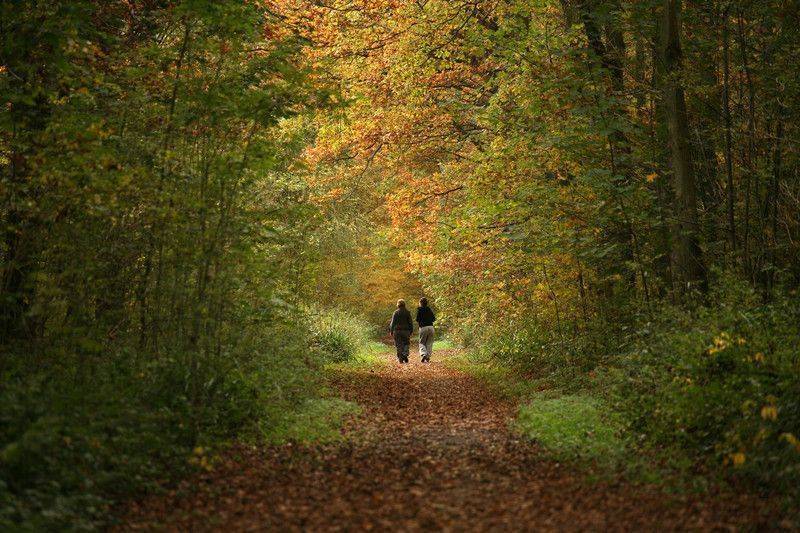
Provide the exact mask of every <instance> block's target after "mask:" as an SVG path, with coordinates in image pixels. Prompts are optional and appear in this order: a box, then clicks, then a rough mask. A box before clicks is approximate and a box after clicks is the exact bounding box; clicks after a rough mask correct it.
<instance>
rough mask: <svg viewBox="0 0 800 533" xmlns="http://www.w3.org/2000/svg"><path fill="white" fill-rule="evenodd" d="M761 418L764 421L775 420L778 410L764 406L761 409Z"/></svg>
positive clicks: (771, 406) (772, 406)
mask: <svg viewBox="0 0 800 533" xmlns="http://www.w3.org/2000/svg"><path fill="white" fill-rule="evenodd" d="M761 418H763V419H764V420H777V419H778V408H777V407H775V406H774V405H765V406H764V407H762V408H761Z"/></svg>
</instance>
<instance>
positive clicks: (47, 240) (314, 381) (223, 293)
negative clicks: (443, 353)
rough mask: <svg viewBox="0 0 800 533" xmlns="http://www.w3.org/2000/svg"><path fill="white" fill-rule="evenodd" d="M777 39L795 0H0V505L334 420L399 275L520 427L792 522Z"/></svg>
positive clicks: (335, 432)
mask: <svg viewBox="0 0 800 533" xmlns="http://www.w3.org/2000/svg"><path fill="white" fill-rule="evenodd" d="M799 64H800V3H798V2H797V1H796V0H764V1H732V0H710V1H699V0H685V1H680V0H637V1H632V0H560V1H556V0H248V1H241V0H239V1H236V0H114V1H100V0H49V1H45V0H14V1H6V2H2V3H0V529H3V530H53V529H54V528H55V529H59V528H63V529H72V530H92V529H97V528H100V529H102V528H105V527H108V526H109V525H110V524H118V523H119V520H120V518H119V516H120V511H119V509H120V508H121V507H124V505H125V502H128V501H131V500H132V499H136V498H139V497H141V495H143V494H146V493H148V492H153V491H156V490H157V489H159V490H161V489H163V488H164V487H170V486H174V485H175V484H176V483H179V482H180V481H181V480H184V479H190V478H191V476H194V475H197V473H198V472H206V473H208V472H213V471H214V469H215V468H217V465H220V464H224V458H225V457H227V456H226V455H225V454H226V453H227V452H226V450H227V449H229V448H230V447H231V446H232V445H234V444H233V443H248V445H254V446H262V447H266V448H265V449H268V447H269V446H281V445H282V443H286V442H295V443H296V442H302V443H306V444H309V445H313V444H314V443H319V442H323V443H330V442H339V441H340V440H341V439H343V438H344V439H346V438H348V437H346V436H345V437H343V436H342V434H343V430H342V429H341V428H342V424H345V423H346V421H347V420H352V419H353V417H356V416H358V412H359V409H360V407H359V401H360V400H362V399H363V398H366V399H367V400H369V399H370V398H372V399H374V398H375V397H376V394H374V391H373V390H372V389H370V388H369V387H367V390H368V391H369V392H368V393H362V394H360V395H359V394H356V393H351V394H349V395H348V394H347V391H348V390H349V389H348V388H347V387H348V386H342V385H341V383H340V381H341V380H339V381H337V379H338V378H335V379H331V378H330V376H331V375H332V374H331V373H332V372H333V373H334V375H338V374H336V372H343V371H344V370H342V369H343V368H345V369H348V368H349V369H351V370H347V371H348V372H349V371H353V372H355V370H352V369H354V368H355V369H363V368H373V367H374V368H383V367H381V365H382V364H384V365H385V364H388V363H387V362H386V361H383V360H380V361H378V359H379V357H378V356H377V355H376V354H378V353H382V352H381V350H383V351H384V352H385V351H388V350H389V349H390V348H388V347H381V346H380V345H379V344H378V341H380V340H381V339H383V340H386V338H387V327H388V323H389V319H390V317H391V314H392V311H393V310H394V308H395V303H396V301H397V300H398V298H405V299H406V300H407V301H408V302H409V307H410V308H411V310H412V312H413V310H414V309H415V308H416V301H417V300H418V299H419V298H420V297H422V296H425V297H427V298H428V299H429V300H430V301H431V304H432V307H433V309H434V311H435V312H436V315H437V321H436V336H437V337H436V341H435V343H436V344H434V362H435V363H436V364H440V363H441V360H440V361H436V357H437V355H436V354H437V351H436V350H437V344H438V346H442V347H445V348H446V349H447V353H448V354H449V356H448V357H449V358H448V359H447V360H446V361H445V363H442V364H446V365H447V369H439V368H438V367H436V370H435V372H442V374H436V376H438V378H437V379H441V380H445V382H446V381H447V380H449V379H455V380H456V381H455V382H456V383H461V381H459V380H460V379H461V378H460V377H458V378H454V377H453V376H454V375H456V374H451V373H450V372H456V371H457V372H459V374H458V376H462V375H467V376H470V379H474V380H477V382H479V383H483V384H484V385H485V386H486V387H487V388H489V389H491V390H493V391H495V394H497V395H499V396H501V397H503V398H506V399H508V401H510V402H511V403H513V404H514V409H513V410H512V411H513V413H512V414H511V415H509V416H511V417H512V418H513V421H512V422H511V426H512V427H513V428H514V429H513V431H514V434H516V435H521V436H523V437H525V438H527V439H529V440H530V441H532V442H535V443H537V446H541V448H542V452H541V453H542V454H543V457H547V458H548V460H550V459H553V460H556V459H557V460H559V461H565V462H568V463H570V464H575V465H582V466H576V468H586V469H589V470H592V471H593V470H594V469H597V468H599V469H601V470H603V471H605V472H609V471H610V472H612V473H613V474H604V475H621V476H627V477H629V478H632V479H636V480H639V481H641V482H644V483H655V484H657V485H670V486H672V485H677V486H680V487H682V489H681V490H686V491H690V492H691V491H694V492H697V493H700V494H716V493H717V492H716V491H717V490H718V489H717V488H718V487H720V486H723V487H727V489H719V490H730V489H731V488H733V489H735V490H736V491H739V492H742V493H747V494H752V495H755V496H756V497H758V498H761V499H763V500H765V501H769V502H770V505H774V506H775V511H774V513H775V514H774V516H773V518H774V524H772V525H775V524H780V525H781V527H800V522H797V521H796V520H797V519H798V517H797V503H798V501H800V500H799V499H800V492H798V486H800V485H798V483H799V482H800V301H799V300H798V293H797V290H798V287H800V262H798V259H797V258H798V254H800V150H798V143H800V116H798V114H800V78H799V77H798V65H799ZM443 338H446V341H444V342H443ZM412 343H413V341H412ZM370 365H372V366H370ZM376 365H377V366H376ZM413 368H414V369H416V368H417V367H416V366H415V367H413ZM423 368H424V367H423ZM332 369H333V370H332ZM337 369H338V370H337ZM414 371H416V370H414ZM420 372H424V371H423V370H420ZM404 379H406V378H402V379H401V382H402V383H406V382H405V381H402V380H404ZM420 379H421V380H423V381H424V380H425V379H429V378H423V377H420ZM332 383H333V385H332ZM337 383H339V385H336V384H337ZM370 383H371V382H370ZM389 383H395V382H393V381H392V382H389ZM431 383H433V385H432V386H433V387H434V388H437V390H442V391H444V390H446V389H447V386H446V385H444V384H443V383H442V382H439V381H435V380H434V381H431ZM470 383H471V382H470ZM337 386H338V387H340V388H339V389H337V388H336V387H337ZM393 386H394V385H393ZM408 386H410V387H412V388H413V387H414V386H416V385H414V382H413V380H412V381H411V384H410V385H408ZM342 387H344V388H343V389H342ZM463 387H464V390H466V391H467V393H469V394H473V393H474V390H475V389H473V388H472V385H469V384H464V385H463ZM336 390H344V391H345V392H344V393H342V394H343V395H341V394H340V395H337V394H336V393H335V391H336ZM398 394H399V393H398ZM475 394H477V393H475ZM437 405H438V404H437ZM441 405H442V406H443V407H447V406H448V405H450V404H448V403H446V402H444V403H442V404H441ZM476 409H478V410H479V411H480V410H481V409H480V408H476ZM498 409H500V408H498ZM503 409H505V408H503ZM481 412H482V411H481ZM498 412H499V411H498ZM502 412H503V413H505V412H506V411H505V410H503V411H502ZM509 412H510V411H509ZM487 416H490V415H487ZM492 416H493V415H492ZM497 416H500V415H499V414H498V415H497ZM492 420H493V422H492V424H494V425H493V426H492V427H494V428H501V427H502V424H501V423H499V422H498V423H495V422H496V421H494V419H492ZM476 427H477V426H476ZM498 431H500V429H498ZM236 445H239V444H236ZM525 453H527V452H525ZM276 454H278V452H276ZM278 455H279V454H278ZM276 456H277V455H276ZM598 465H599V466H598ZM586 483H589V481H586ZM704 491H707V493H704ZM706 497H707V498H709V499H713V496H706ZM431 520H434V521H433V522H431V524H433V526H431V527H436V526H442V523H441V522H436V521H435V518H431ZM528 527H530V525H529V526H528Z"/></svg>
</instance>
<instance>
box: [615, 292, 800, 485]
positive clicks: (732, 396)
mask: <svg viewBox="0 0 800 533" xmlns="http://www.w3.org/2000/svg"><path fill="white" fill-rule="evenodd" d="M710 301H711V302H713V305H709V306H702V307H698V308H697V309H695V310H693V311H687V310H684V309H678V308H674V307H668V306H667V307H663V308H661V309H659V311H658V312H657V313H653V314H649V315H648V316H647V318H643V320H642V321H641V325H640V326H639V328H638V330H637V332H636V337H635V341H634V343H633V346H632V349H631V350H630V351H629V352H628V353H627V354H624V355H623V356H620V357H618V358H617V359H616V361H615V363H614V364H615V366H616V367H617V368H618V369H619V370H620V372H618V373H617V374H616V378H615V379H614V380H613V382H609V385H610V386H611V387H610V388H613V390H614V391H615V392H616V394H617V396H618V398H619V406H620V408H622V409H624V410H625V411H627V413H628V415H629V419H630V426H631V430H632V431H634V432H636V433H639V434H642V435H644V436H645V439H646V441H647V442H650V443H651V444H653V445H655V446H657V447H661V448H668V449H671V450H673V451H678V452H679V453H683V454H687V455H688V456H689V457H690V458H692V459H693V460H694V461H697V462H703V461H710V462H711V464H716V465H726V466H728V467H729V468H730V469H731V470H730V471H732V472H734V473H736V474H738V475H740V476H742V477H745V478H748V479H750V480H751V481H753V482H755V483H757V484H759V485H760V486H762V487H765V488H772V489H775V490H779V491H781V492H787V491H788V492H792V491H796V489H795V487H796V486H797V483H798V481H800V442H798V436H800V374H798V370H800V326H799V325H800V305H798V302H797V301H796V299H795V298H791V297H790V298H783V299H779V300H777V301H773V302H771V303H769V304H764V303H763V301H762V298H761V296H760V295H758V294H756V293H755V292H753V291H752V290H750V289H749V288H748V287H747V286H745V285H744V284H741V283H736V282H734V281H731V280H724V282H722V283H720V284H719V285H718V286H717V287H716V288H715V290H714V291H713V292H712V294H711V295H710Z"/></svg>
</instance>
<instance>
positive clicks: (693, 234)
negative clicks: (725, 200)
mask: <svg viewBox="0 0 800 533" xmlns="http://www.w3.org/2000/svg"><path fill="white" fill-rule="evenodd" d="M663 9H664V12H663V13H662V20H661V34H662V35H661V59H662V62H663V68H664V78H663V98H664V111H665V114H666V120H667V127H668V131H669V141H670V149H671V156H672V157H671V163H672V164H671V166H672V182H673V188H674V192H675V200H674V205H673V218H674V220H673V223H672V272H673V288H674V289H675V291H676V292H677V293H678V294H683V293H686V292H689V291H691V290H692V289H700V290H701V291H705V290H706V288H707V285H708V280H707V274H706V269H705V264H704V262H703V255H702V251H701V250H700V245H699V243H698V238H697V229H698V215H697V185H696V183H695V172H694V166H693V162H692V153H691V149H690V147H689V119H688V115H687V111H686V98H685V95H684V91H683V84H682V81H681V63H682V50H681V37H680V16H681V2H680V0H664V2H663Z"/></svg>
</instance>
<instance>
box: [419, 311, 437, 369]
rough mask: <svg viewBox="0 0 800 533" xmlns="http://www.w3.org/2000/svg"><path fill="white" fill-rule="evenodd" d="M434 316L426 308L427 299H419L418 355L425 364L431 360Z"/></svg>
mask: <svg viewBox="0 0 800 533" xmlns="http://www.w3.org/2000/svg"><path fill="white" fill-rule="evenodd" d="M435 321H436V315H434V314H433V311H432V310H431V308H430V307H428V299H427V298H420V300H419V307H418V308H417V324H419V354H420V356H422V362H423V363H427V362H429V361H430V360H431V354H432V353H433V323H434V322H435Z"/></svg>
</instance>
